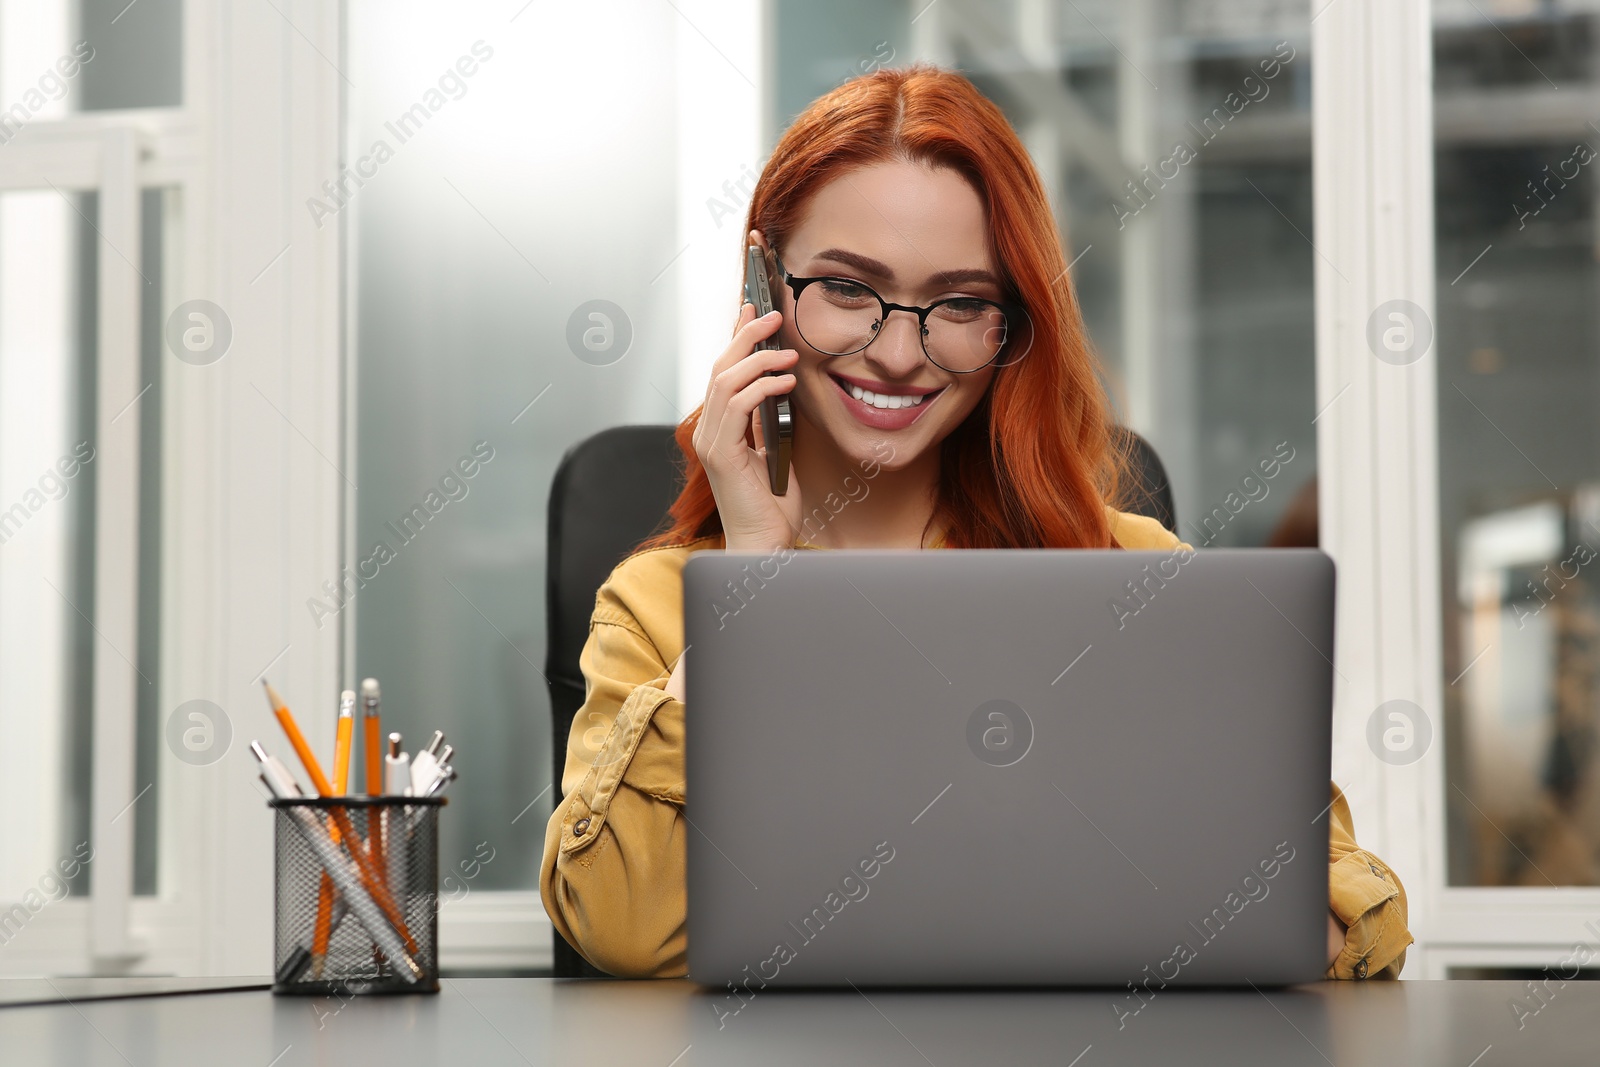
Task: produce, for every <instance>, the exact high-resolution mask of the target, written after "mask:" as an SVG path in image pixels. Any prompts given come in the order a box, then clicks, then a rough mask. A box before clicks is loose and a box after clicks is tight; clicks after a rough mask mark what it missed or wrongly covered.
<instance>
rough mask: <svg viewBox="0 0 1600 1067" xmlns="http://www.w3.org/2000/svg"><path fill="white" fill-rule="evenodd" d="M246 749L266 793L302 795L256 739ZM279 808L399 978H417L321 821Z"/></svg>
mask: <svg viewBox="0 0 1600 1067" xmlns="http://www.w3.org/2000/svg"><path fill="white" fill-rule="evenodd" d="M250 751H251V752H252V753H254V754H255V757H256V759H257V760H259V761H260V763H261V781H262V782H264V783H265V784H266V787H267V790H268V792H270V793H271V794H272V795H273V796H274V797H276V798H277V799H279V800H288V799H291V798H295V797H299V796H301V795H302V794H301V792H300V786H299V785H298V784H296V783H295V780H294V778H293V776H291V775H290V774H289V772H288V770H287V769H286V768H285V767H284V766H283V764H282V763H280V762H278V761H277V760H276V759H274V758H273V757H271V756H269V755H267V752H266V750H265V749H263V748H262V747H261V743H260V742H259V741H252V742H250ZM281 810H282V811H283V812H284V814H286V815H288V816H289V821H290V822H292V823H293V824H294V826H295V828H296V829H297V830H299V831H300V836H301V837H303V838H304V839H305V842H306V844H307V845H309V846H310V847H311V851H312V852H313V853H315V854H316V857H317V860H318V862H320V863H321V864H322V868H323V870H325V871H327V872H328V877H329V878H331V879H333V882H334V884H335V885H336V886H338V887H339V892H340V893H342V894H343V895H344V898H345V900H346V901H347V902H348V904H349V907H350V911H351V913H352V914H354V915H355V917H356V921H357V922H359V923H360V924H361V925H362V926H363V927H365V928H366V931H367V933H368V934H370V935H371V936H372V940H373V941H375V942H377V944H378V947H379V948H380V949H382V950H383V953H384V955H386V956H388V957H389V959H390V960H391V961H393V962H395V963H398V964H400V966H399V967H398V968H397V970H398V971H399V974H400V977H401V978H403V979H404V980H405V981H407V982H413V983H414V982H419V981H421V980H422V977H423V974H422V968H421V967H418V966H417V961H416V960H414V959H412V958H411V956H410V955H409V954H408V953H407V952H406V946H405V942H403V941H402V940H401V939H400V935H399V933H398V932H396V930H395V928H394V927H393V926H391V925H390V924H389V921H388V919H386V918H384V915H383V912H382V911H380V910H379V908H378V905H377V902H376V901H374V900H373V899H372V897H371V895H370V894H368V892H367V888H366V886H364V885H362V884H361V873H360V872H359V871H358V870H356V868H355V866H354V864H352V863H351V862H350V861H349V860H347V859H346V858H345V856H344V853H343V852H342V851H341V850H340V848H339V846H338V845H336V844H334V843H333V838H331V837H329V836H328V831H327V829H326V828H325V827H324V826H323V825H322V822H321V821H320V820H319V819H318V818H317V817H316V815H314V814H312V812H311V811H310V810H309V809H308V808H305V807H301V806H291V807H286V808H283V809H281Z"/></svg>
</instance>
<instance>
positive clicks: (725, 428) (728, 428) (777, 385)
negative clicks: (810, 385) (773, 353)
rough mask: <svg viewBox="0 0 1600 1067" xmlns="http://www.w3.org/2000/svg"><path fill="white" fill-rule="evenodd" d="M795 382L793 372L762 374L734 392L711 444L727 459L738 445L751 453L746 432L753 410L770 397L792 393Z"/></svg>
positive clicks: (733, 453)
mask: <svg viewBox="0 0 1600 1067" xmlns="http://www.w3.org/2000/svg"><path fill="white" fill-rule="evenodd" d="M794 382H795V377H794V375H793V374H780V375H776V376H774V377H768V376H766V375H763V376H761V377H760V378H757V379H756V380H755V381H753V382H751V383H750V384H749V385H747V386H745V387H744V388H743V389H741V390H739V391H738V392H737V393H734V394H733V395H732V396H731V397H729V398H728V403H727V405H726V406H725V407H724V408H723V409H722V411H723V414H722V418H721V420H720V422H719V423H718V424H717V426H715V427H714V428H713V432H712V436H711V438H710V444H711V447H712V448H714V449H716V450H717V451H718V453H719V454H720V455H721V456H722V457H724V458H727V457H731V456H733V455H735V454H736V453H735V449H734V446H735V445H737V446H738V447H739V449H740V450H743V451H744V452H746V453H748V452H749V449H750V445H749V441H748V439H747V436H746V435H747V434H748V432H749V429H750V416H751V413H752V412H753V411H755V409H756V407H757V405H759V404H760V403H761V401H763V400H765V399H766V398H767V397H769V396H781V395H782V394H784V393H787V392H789V391H790V390H791V389H793V388H794Z"/></svg>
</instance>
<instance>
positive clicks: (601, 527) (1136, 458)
mask: <svg viewBox="0 0 1600 1067" xmlns="http://www.w3.org/2000/svg"><path fill="white" fill-rule="evenodd" d="M675 429H676V427H674V426H670V425H668V426H619V427H615V428H613V429H609V430H602V431H601V432H599V433H597V434H595V435H594V436H593V437H590V438H588V439H586V440H584V441H580V442H579V443H578V444H576V445H574V446H573V447H572V448H571V449H569V450H568V451H567V454H566V455H565V456H563V457H562V459H561V464H560V465H559V466H558V467H557V468H556V474H555V480H554V481H553V482H552V484H551V486H550V509H549V523H550V525H549V542H548V546H549V547H548V554H547V570H546V577H545V605H546V632H547V634H548V645H547V651H546V654H545V677H546V678H547V679H549V682H550V726H551V729H552V731H553V734H552V740H553V744H552V746H551V752H552V756H553V761H552V764H553V765H552V773H553V775H554V779H553V780H554V782H555V783H556V785H555V787H554V792H555V793H556V796H557V800H558V801H559V799H560V789H561V784H560V783H561V772H562V770H563V769H564V768H565V765H566V758H567V735H568V734H569V733H570V732H571V730H572V720H573V717H574V716H576V715H577V713H578V709H579V708H581V707H582V706H583V700H584V678H583V672H582V671H581V670H579V668H578V657H579V655H580V653H582V652H583V645H584V642H585V641H587V640H588V637H589V617H590V615H592V614H593V612H594V597H595V593H596V592H597V591H598V590H599V588H600V585H601V583H603V582H604V581H605V580H606V577H607V576H608V575H610V573H611V570H612V568H614V567H615V566H616V565H617V564H618V563H621V562H622V561H623V560H624V559H626V558H627V556H628V554H629V553H630V552H632V551H633V549H634V546H636V545H638V544H639V542H641V541H643V540H644V539H645V538H647V537H649V536H650V535H651V534H653V533H655V532H656V531H657V530H658V529H660V528H661V527H662V526H664V525H665V523H666V516H667V508H669V507H670V506H671V505H672V502H673V501H674V500H676V499H677V496H678V492H679V490H680V489H681V487H682V486H681V482H680V478H681V471H680V466H679V455H678V448H677V444H676V442H675V441H674V440H673V432H674V430H675ZM1124 432H1127V433H1130V434H1132V437H1133V443H1132V458H1133V463H1132V464H1131V466H1132V472H1133V475H1134V478H1135V483H1136V486H1137V491H1136V494H1135V495H1136V499H1135V500H1134V502H1133V503H1131V504H1130V505H1129V509H1130V510H1132V511H1134V512H1137V513H1138V514H1141V515H1149V516H1150V517H1152V518H1154V519H1156V520H1157V521H1159V522H1160V523H1161V524H1162V525H1163V526H1165V527H1166V528H1167V529H1169V530H1171V531H1173V532H1174V533H1176V532H1177V529H1178V525H1177V519H1176V517H1175V516H1174V513H1173V507H1172V488H1171V486H1169V485H1168V484H1167V472H1166V468H1164V467H1163V466H1162V464H1161V459H1160V457H1159V456H1157V455H1156V452H1155V449H1153V448H1151V447H1150V444H1149V443H1148V442H1147V441H1145V440H1144V438H1142V437H1140V436H1139V435H1138V434H1136V433H1132V431H1131V430H1130V431H1124ZM556 941H557V944H556V945H555V974H556V976H557V977H563V978H575V977H597V976H603V975H604V972H603V971H599V970H596V969H595V968H593V967H591V966H590V965H589V964H588V963H587V962H585V961H584V960H583V958H582V957H581V956H579V955H578V954H577V952H575V951H574V950H573V949H572V947H571V946H570V945H568V944H566V942H565V941H564V940H563V939H562V938H561V937H560V936H559V935H557V937H556Z"/></svg>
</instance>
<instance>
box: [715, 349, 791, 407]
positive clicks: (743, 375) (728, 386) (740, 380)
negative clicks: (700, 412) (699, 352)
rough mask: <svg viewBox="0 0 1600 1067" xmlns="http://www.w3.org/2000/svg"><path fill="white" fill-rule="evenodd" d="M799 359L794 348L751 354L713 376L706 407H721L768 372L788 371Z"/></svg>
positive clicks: (766, 350) (765, 350)
mask: <svg viewBox="0 0 1600 1067" xmlns="http://www.w3.org/2000/svg"><path fill="white" fill-rule="evenodd" d="M799 359H800V353H798V352H796V351H795V350H794V349H792V348H771V349H763V350H762V351H759V352H752V353H750V354H749V355H747V356H745V357H744V358H743V359H741V360H739V361H737V362H735V363H734V364H733V365H732V366H731V367H727V368H726V369H724V370H721V371H718V372H716V373H715V374H713V375H712V377H711V385H710V387H709V388H708V389H707V390H706V406H707V407H708V408H712V407H716V406H718V405H720V404H721V403H722V402H723V398H724V397H729V396H732V395H733V394H735V393H737V392H738V391H739V390H741V389H743V388H744V387H745V386H747V385H749V384H750V383H751V382H753V381H755V380H756V379H757V378H759V377H761V376H762V375H763V374H765V373H767V372H768V371H780V370H787V369H789V368H792V367H793V366H794V365H795V363H796V362H798V361H799Z"/></svg>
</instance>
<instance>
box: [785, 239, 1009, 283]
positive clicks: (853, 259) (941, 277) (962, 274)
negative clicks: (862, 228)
mask: <svg viewBox="0 0 1600 1067" xmlns="http://www.w3.org/2000/svg"><path fill="white" fill-rule="evenodd" d="M816 258H817V259H827V260H832V261H833V262H835V263H842V264H844V265H845V266H847V267H854V268H855V269H857V270H859V271H861V272H862V273H863V274H871V275H873V276H874V277H878V278H882V279H883V280H884V281H886V282H892V281H894V280H895V277H894V271H892V270H890V269H889V267H888V265H887V264H884V263H880V262H878V261H877V260H875V259H873V258H872V257H871V256H864V255H862V254H861V253H859V252H852V251H850V250H849V249H847V248H829V249H825V250H823V251H821V252H818V253H817V255H816ZM928 281H929V282H930V283H934V284H939V285H961V284H964V283H969V282H980V283H986V284H989V285H993V286H996V287H998V286H999V285H1000V280H999V279H998V278H996V277H995V276H994V275H993V274H992V273H990V272H989V271H986V270H979V269H976V268H971V267H967V268H961V269H958V270H941V271H936V272H935V273H933V274H931V275H929V276H928Z"/></svg>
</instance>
